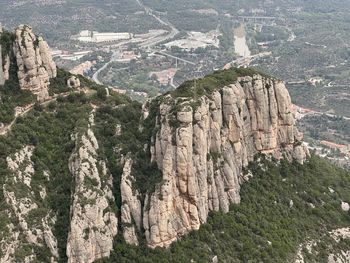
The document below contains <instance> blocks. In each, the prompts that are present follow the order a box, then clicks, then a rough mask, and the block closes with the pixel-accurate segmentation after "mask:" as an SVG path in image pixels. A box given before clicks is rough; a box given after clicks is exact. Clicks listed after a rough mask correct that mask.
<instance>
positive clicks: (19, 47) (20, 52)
mask: <svg viewBox="0 0 350 263" xmlns="http://www.w3.org/2000/svg"><path fill="white" fill-rule="evenodd" d="M14 54H15V57H16V62H17V66H18V71H17V75H18V80H19V84H20V87H21V89H26V90H30V91H31V92H32V93H33V94H35V95H37V99H38V100H39V101H43V100H45V99H47V98H48V97H49V93H48V87H49V84H50V78H53V77H56V75H57V71H56V65H55V63H54V62H53V60H52V57H51V54H50V50H49V47H48V45H47V43H46V42H45V41H44V40H43V38H42V37H38V36H36V35H35V34H34V33H33V32H32V28H31V27H29V26H27V25H21V26H19V27H18V28H17V29H16V31H15V43H14Z"/></svg>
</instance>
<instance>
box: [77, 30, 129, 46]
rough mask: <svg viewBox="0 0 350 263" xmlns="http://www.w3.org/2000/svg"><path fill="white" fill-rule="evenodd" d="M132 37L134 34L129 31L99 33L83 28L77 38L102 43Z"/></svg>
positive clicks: (82, 40)
mask: <svg viewBox="0 0 350 263" xmlns="http://www.w3.org/2000/svg"><path fill="white" fill-rule="evenodd" d="M132 37H133V36H132V34H130V33H127V32H123V33H112V32H106V33H99V32H97V31H89V30H83V31H81V32H80V33H79V35H78V37H77V39H78V40H79V41H81V42H93V43H101V42H113V41H120V40H128V39H131V38H132Z"/></svg>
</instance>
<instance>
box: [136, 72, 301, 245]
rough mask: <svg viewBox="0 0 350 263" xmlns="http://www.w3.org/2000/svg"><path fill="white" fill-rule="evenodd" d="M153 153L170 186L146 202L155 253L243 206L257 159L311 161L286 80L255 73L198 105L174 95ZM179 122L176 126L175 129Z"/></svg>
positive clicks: (162, 114)
mask: <svg viewBox="0 0 350 263" xmlns="http://www.w3.org/2000/svg"><path fill="white" fill-rule="evenodd" d="M167 96H168V97H165V98H164V100H163V103H161V104H160V106H159V116H158V117H157V125H158V126H159V129H158V132H157V134H156V136H155V138H154V146H153V147H152V150H151V152H152V153H153V156H152V159H153V160H155V161H156V162H157V165H158V167H159V169H161V171H162V173H163V182H162V183H161V184H160V185H158V186H157V187H156V191H155V192H154V193H151V194H150V195H149V196H148V197H147V199H146V200H145V205H144V208H143V227H144V229H145V233H146V238H147V241H148V245H149V246H150V247H158V246H160V247H167V246H169V245H170V244H171V243H172V242H173V241H175V240H176V239H177V238H178V237H179V236H181V235H184V234H186V233H188V232H190V231H192V230H196V229H198V228H199V227H200V225H201V224H203V223H205V222H206V220H207V217H208V213H209V211H218V210H221V211H224V212H227V211H228V210H229V206H230V204H232V203H239V202H240V194H239V192H240V185H241V183H242V182H243V178H244V174H243V168H244V167H246V166H247V165H248V163H249V162H250V161H253V159H254V156H255V155H256V154H258V153H264V154H268V155H271V156H273V157H274V158H276V159H280V158H282V157H284V156H285V157H287V158H288V159H290V160H292V159H296V160H297V161H299V162H300V163H303V162H304V160H305V158H306V156H307V155H308V151H307V148H306V147H305V146H304V145H303V144H302V142H301V140H302V134H300V133H299V132H298V130H297V128H296V126H295V120H294V116H293V114H292V111H291V99H290V96H289V94H288V91H287V89H286V87H285V85H284V83H283V82H281V81H278V80H275V79H270V78H266V77H262V76H260V75H254V76H253V77H241V78H239V79H238V80H237V81H236V82H235V83H232V84H231V85H228V86H225V87H223V88H221V89H218V90H216V91H214V92H213V93H212V94H211V95H209V96H202V97H200V98H199V99H197V100H198V101H199V103H198V101H197V103H196V106H195V107H193V105H192V106H191V101H190V102H188V101H187V102H183V103H182V102H176V103H175V104H176V105H177V106H176V107H177V109H178V110H177V111H176V112H174V106H173V105H174V99H173V98H171V96H170V95H167ZM174 123H175V127H174Z"/></svg>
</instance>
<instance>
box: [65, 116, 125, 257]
mask: <svg viewBox="0 0 350 263" xmlns="http://www.w3.org/2000/svg"><path fill="white" fill-rule="evenodd" d="M89 122H90V124H89V127H88V129H87V131H86V132H85V133H84V134H82V135H81V136H78V137H77V138H76V149H75V151H74V152H73V154H72V156H71V158H70V163H69V169H70V171H71V173H72V175H73V176H74V180H75V189H74V195H73V203H72V206H71V222H70V232H69V235H68V242H67V256H68V262H69V263H90V262H94V261H95V260H97V259H99V258H102V257H108V256H109V255H110V252H111V250H112V249H113V238H114V236H115V235H116V234H117V230H118V220H117V217H116V215H115V213H114V212H113V211H114V209H113V207H114V206H115V202H114V197H113V194H112V191H111V189H112V178H111V175H110V173H109V172H108V170H107V168H106V164H105V162H104V161H102V160H99V158H98V154H97V151H98V149H99V145H98V143H97V140H96V137H95V135H94V133H93V131H92V126H93V125H94V115H93V113H91V116H90V120H89Z"/></svg>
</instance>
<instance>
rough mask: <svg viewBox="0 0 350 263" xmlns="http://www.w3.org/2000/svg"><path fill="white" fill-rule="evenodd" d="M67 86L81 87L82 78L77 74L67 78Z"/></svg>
mask: <svg viewBox="0 0 350 263" xmlns="http://www.w3.org/2000/svg"><path fill="white" fill-rule="evenodd" d="M67 86H68V87H69V88H71V89H78V88H80V80H79V79H78V78H77V77H76V76H72V77H70V78H69V79H68V80H67Z"/></svg>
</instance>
